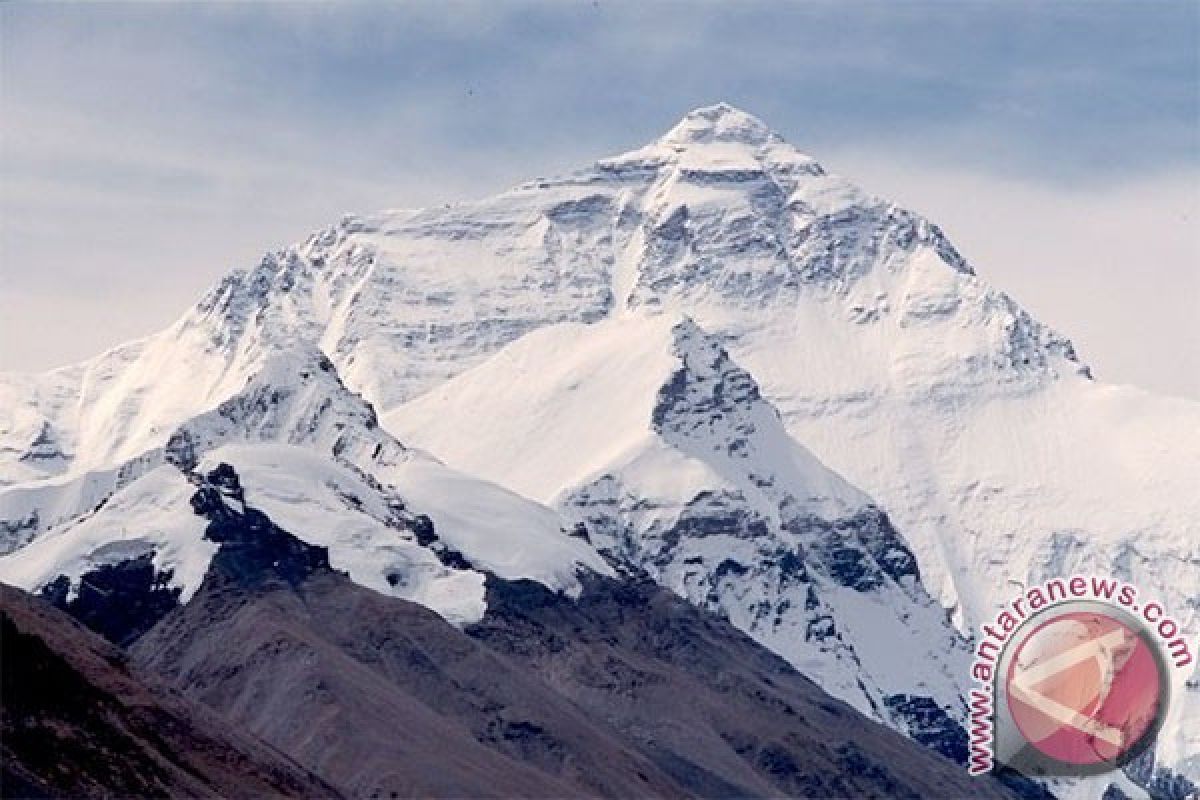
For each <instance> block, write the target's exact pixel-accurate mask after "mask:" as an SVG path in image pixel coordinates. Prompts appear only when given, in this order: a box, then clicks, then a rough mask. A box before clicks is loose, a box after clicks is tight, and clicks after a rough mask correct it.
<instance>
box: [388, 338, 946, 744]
mask: <svg viewBox="0 0 1200 800" xmlns="http://www.w3.org/2000/svg"><path fill="white" fill-rule="evenodd" d="M535 375H536V376H538V377H539V380H537V381H534V380H531V379H528V378H531V377H532V376H535ZM502 381H503V382H504V385H506V386H508V387H509V389H508V391H507V392H504V393H498V392H495V391H494V390H491V389H492V387H495V386H497V385H499V384H500V383H501V382H502ZM386 424H387V425H388V426H389V427H391V428H394V429H395V430H397V431H399V432H401V433H402V435H403V436H405V437H406V438H410V439H412V440H414V441H416V442H418V443H419V444H421V445H422V446H424V447H427V448H429V449H430V450H431V451H433V452H436V453H443V454H444V455H445V456H446V457H447V458H448V459H449V460H450V461H451V462H454V463H458V464H460V465H462V466H463V468H465V469H467V470H468V471H470V472H472V473H475V474H479V475H483V476H487V477H491V478H493V479H498V480H508V481H509V482H510V484H511V485H514V486H517V487H519V488H520V489H521V490H522V491H523V492H526V493H529V494H531V496H535V497H537V498H539V499H541V500H544V501H546V502H551V501H553V502H555V504H556V505H557V506H558V507H559V508H560V509H561V510H562V512H563V513H564V515H566V516H567V517H569V518H573V519H575V520H577V521H578V522H579V523H580V524H581V526H582V529H583V530H586V531H587V533H588V535H589V536H590V540H591V541H592V543H593V544H595V545H597V546H598V547H599V548H600V549H601V550H603V551H605V552H607V553H608V554H609V555H610V557H612V558H614V559H615V560H617V561H618V562H622V563H625V564H629V565H631V566H632V567H634V568H637V569H642V570H645V571H647V572H648V573H649V574H650V575H652V576H653V577H654V578H655V579H657V580H658V581H660V582H661V583H663V584H664V585H665V586H668V587H669V588H671V589H673V590H674V591H676V592H678V593H679V594H681V595H683V596H684V597H687V598H688V599H690V600H691V601H693V602H694V603H696V604H697V605H701V606H704V607H707V608H709V609H712V610H714V611H717V612H719V613H721V614H722V615H723V616H726V617H727V618H728V619H729V620H730V621H731V622H733V623H734V624H735V625H736V626H737V627H739V628H741V629H742V630H744V631H745V632H747V633H749V634H750V635H751V636H753V637H754V638H755V639H757V640H758V641H759V642H761V643H763V644H764V645H766V646H767V647H769V648H771V649H772V650H774V651H775V652H777V653H779V654H780V655H782V656H784V657H785V658H787V659H788V660H789V661H791V662H792V663H793V664H794V665H796V666H797V667H798V668H799V669H801V670H802V671H804V672H805V673H806V674H808V675H809V676H810V677H813V678H814V679H815V680H817V681H818V682H819V683H820V684H821V685H822V687H823V688H825V689H826V690H827V691H829V692H831V693H832V694H834V695H835V696H838V697H839V698H841V699H843V700H846V701H847V702H849V703H851V704H852V705H854V706H855V707H857V708H858V709H859V710H860V711H862V712H863V713H866V714H868V715H872V716H874V717H876V718H878V719H880V720H882V721H884V722H886V723H888V724H891V725H893V726H895V727H898V728H899V729H900V730H903V731H905V732H907V733H910V734H911V735H914V736H915V737H917V738H919V739H923V740H925V741H928V742H929V743H931V744H933V745H935V746H937V747H939V749H942V750H943V752H946V753H947V754H949V755H952V756H955V757H965V745H964V742H965V739H964V738H963V736H962V731H961V729H958V728H957V727H956V726H957V725H960V724H962V722H963V719H964V717H965V704H964V702H963V699H962V697H963V692H962V689H961V685H962V684H963V683H964V682H965V676H966V669H967V662H966V647H965V643H964V642H963V641H962V640H961V639H960V638H959V637H958V635H957V634H956V633H955V631H954V629H953V628H952V627H951V626H950V625H949V624H948V623H947V621H946V617H945V614H944V612H943V611H942V609H941V608H940V607H938V606H937V605H936V604H935V603H934V602H933V601H932V599H931V598H930V597H929V596H928V594H926V593H925V591H924V589H923V588H922V586H921V583H920V576H919V574H918V571H917V567H916V560H915V558H914V557H913V555H912V553H911V552H910V551H909V549H908V547H907V545H905V543H904V541H903V539H902V538H901V537H900V536H899V534H897V533H896V532H895V530H894V529H892V527H891V525H890V523H889V522H888V520H887V517H886V516H885V515H883V514H882V513H881V512H879V510H878V509H876V508H875V507H874V506H873V505H872V504H871V500H870V498H869V497H867V496H866V495H865V494H863V493H862V492H860V491H858V490H857V489H855V488H854V487H852V486H851V485H850V484H848V483H846V482H845V481H844V480H843V479H841V478H840V477H839V476H837V475H836V474H834V473H832V472H831V471H829V470H828V469H826V468H825V467H824V466H822V465H821V464H820V462H818V461H817V460H816V459H815V458H814V457H813V456H812V455H811V454H810V453H809V452H808V451H807V450H805V449H804V448H803V447H801V446H800V445H799V444H798V443H796V442H795V441H794V440H793V439H792V438H791V437H790V436H789V435H788V434H787V433H786V432H785V431H784V429H783V424H782V422H781V420H780V419H779V416H778V414H777V413H776V412H775V410H774V409H773V408H772V407H771V406H770V404H769V403H768V402H767V401H766V400H764V399H763V397H762V395H761V394H760V392H759V390H758V386H757V384H756V383H755V381H754V379H753V378H752V377H751V376H750V375H749V374H748V373H747V372H745V371H744V370H742V369H741V368H740V367H738V366H737V365H736V364H735V363H734V362H733V361H732V360H731V359H730V358H729V356H728V354H727V353H726V352H725V350H724V349H723V348H722V347H721V346H720V344H719V343H718V342H717V341H716V340H715V339H714V338H713V337H711V336H709V335H707V334H706V333H705V332H704V331H703V330H702V329H700V327H699V326H697V325H696V324H695V323H694V322H693V321H691V320H690V319H687V318H684V319H682V320H679V321H677V322H674V323H672V322H671V320H670V319H669V318H667V317H666V316H661V315H654V316H643V315H629V316H624V317H622V318H620V319H618V320H613V321H610V322H605V323H598V324H594V325H590V326H575V325H568V326H555V327H551V328H546V329H543V330H541V331H538V332H537V333H534V334H531V335H529V336H527V337H525V338H523V339H521V340H520V341H518V342H516V343H514V344H512V345H510V346H509V347H507V348H505V349H504V350H502V351H500V353H498V354H497V355H496V357H494V358H493V359H491V360H489V361H487V362H485V363H484V364H482V365H481V366H479V367H476V368H474V369H472V370H470V371H468V372H466V373H464V374H462V375H460V376H459V377H457V378H455V379H453V380H451V381H450V382H448V383H447V384H445V385H444V386H442V387H439V388H438V389H436V390H434V391H433V392H431V393H429V394H428V395H426V396H424V397H422V398H419V399H417V400H415V401H413V402H411V403H409V404H407V405H405V406H402V407H401V408H399V409H397V410H396V411H395V412H393V413H392V414H390V415H389V416H388V417H387V419H386ZM534 431H538V432H540V436H537V437H533V432H534ZM606 457H607V459H608V461H607V463H605V462H603V461H602V460H598V459H604V458H606ZM530 465H538V466H540V467H541V468H540V469H530ZM547 467H551V468H547ZM900 652H903V653H905V657H906V658H911V662H910V663H907V664H901V663H899V662H898V660H897V653H900ZM922 715H924V717H925V718H924V719H921V720H918V717H920V716H922ZM930 717H932V718H933V719H934V720H935V722H934V723H933V724H929V718H930Z"/></svg>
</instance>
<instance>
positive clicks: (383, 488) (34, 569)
mask: <svg viewBox="0 0 1200 800" xmlns="http://www.w3.org/2000/svg"><path fill="white" fill-rule="evenodd" d="M221 463H228V464H231V465H233V466H234V467H235V469H236V470H237V473H238V474H239V475H240V477H241V483H242V486H243V487H244V489H245V493H246V502H247V503H248V504H252V505H253V506H254V507H255V508H257V509H259V510H261V511H263V512H265V513H267V515H268V516H269V517H271V518H272V520H273V521H275V523H276V524H279V525H281V526H282V527H284V528H285V529H287V530H289V531H295V535H296V536H298V537H299V538H301V539H302V540H304V541H306V542H308V543H310V544H316V545H321V546H324V547H327V548H328V549H329V554H330V563H331V565H332V566H333V567H334V568H335V569H342V570H345V571H346V572H348V573H349V574H350V576H351V578H352V579H353V580H355V581H356V582H357V583H360V584H362V585H364V586H368V587H369V588H372V589H375V590H377V591H380V592H384V593H388V594H393V595H396V596H399V597H403V598H405V599H409V600H413V601H415V602H419V603H422V604H424V605H426V606H428V607H430V608H432V609H434V610H435V611H438V612H439V613H441V614H442V615H443V616H445V617H446V618H447V619H449V620H451V621H453V622H456V623H459V624H467V623H470V622H474V621H477V620H478V619H479V618H480V617H481V616H482V614H483V612H484V610H485V608H486V605H485V603H484V599H483V581H484V571H485V570H486V571H491V572H494V573H496V574H497V575H500V576H501V577H505V578H514V579H515V578H531V579H533V580H538V581H540V582H542V583H544V584H545V585H547V586H549V587H550V588H553V589H557V590H562V591H566V592H569V593H575V592H578V591H579V589H580V583H579V579H578V571H579V570H580V569H589V570H592V571H595V572H599V573H601V574H612V573H611V569H610V568H609V567H608V565H607V564H606V563H605V562H604V561H603V559H601V558H600V557H599V556H598V555H597V554H596V553H595V552H594V551H593V550H592V549H591V548H590V547H588V546H587V545H586V544H585V543H584V542H582V541H579V540H578V539H573V538H571V537H569V536H568V535H567V532H566V531H565V530H564V523H563V521H562V519H561V518H559V517H558V516H557V515H556V514H554V512H552V511H550V510H549V509H547V508H544V507H542V506H539V505H537V504H536V503H533V502H531V501H529V500H526V499H525V498H522V497H519V496H517V495H515V494H513V493H511V492H508V491H506V490H504V489H501V488H500V487H498V486H493V485H490V484H487V483H486V482H484V481H480V480H478V479H475V478H471V477H468V476H465V475H462V474H460V473H457V472H455V471H454V470H451V469H448V468H446V467H444V466H443V465H441V464H439V463H437V462H436V461H434V460H433V459H431V458H429V457H428V456H426V455H424V454H421V453H418V452H414V451H411V450H408V449H407V448H405V447H403V446H402V445H400V444H399V442H397V441H396V440H395V439H393V438H392V437H391V436H390V435H388V434H387V433H386V432H384V431H383V430H382V429H380V428H379V426H378V424H377V422H376V419H375V414H374V411H373V409H371V407H370V406H369V405H368V404H366V403H365V402H364V401H362V400H361V398H359V397H358V396H357V395H354V394H353V393H351V392H349V391H348V390H346V389H345V387H344V386H343V385H342V383H341V381H340V379H339V378H338V376H337V374H336V371H335V370H334V369H333V366H332V364H331V363H330V362H329V360H328V359H327V358H325V357H324V356H323V355H321V354H320V353H319V352H315V351H309V350H303V349H302V350H300V351H297V352H281V353H276V354H274V355H273V356H272V357H271V358H269V359H268V361H267V364H266V366H265V367H264V369H263V370H262V371H261V372H260V373H258V374H257V375H255V376H253V377H252V378H251V379H250V381H249V383H248V384H247V386H246V387H245V388H244V390H243V391H242V392H241V393H240V394H237V395H235V396H234V397H232V398H230V399H229V400H227V401H225V402H223V403H222V404H221V405H220V406H218V408H217V409H215V410H213V411H211V412H208V413H206V414H202V415H200V416H198V417H196V418H194V419H192V420H190V421H188V422H187V423H185V424H184V425H182V426H181V427H180V428H179V429H177V430H176V431H175V432H174V433H173V434H172V435H171V436H170V437H169V439H168V441H167V444H166V446H165V448H158V449H156V450H152V451H150V452H148V453H146V454H143V455H142V456H141V457H139V458H138V459H136V460H135V461H132V462H129V463H128V464H126V465H124V466H123V467H122V468H121V469H120V470H107V471H100V472H97V473H85V474H83V475H82V476H81V477H79V478H78V479H75V480H72V481H62V480H54V479H51V480H47V481H42V482H40V484H39V486H38V490H37V491H34V489H32V488H30V487H26V486H16V487H9V488H8V489H4V490H0V513H3V514H4V515H5V520H6V524H11V523H12V520H9V519H8V516H9V515H14V514H16V513H17V512H19V511H20V510H21V509H22V508H24V507H26V506H28V505H31V504H33V503H36V504H37V508H50V509H55V513H56V514H57V516H56V517H54V518H52V520H51V521H50V524H47V525H46V526H45V529H44V530H43V531H42V532H41V533H40V535H39V536H37V537H36V539H35V540H34V541H33V542H32V543H30V544H28V545H27V546H23V547H20V548H18V549H17V550H16V552H13V553H11V554H10V555H8V556H6V557H3V558H0V577H2V578H3V579H4V580H7V581H10V582H12V583H14V584H16V585H18V586H21V587H23V588H26V589H29V590H32V591H36V590H38V589H40V588H42V587H44V586H46V585H47V584H48V583H50V582H51V581H53V580H54V579H55V578H57V577H58V576H60V575H63V576H66V578H67V579H68V581H69V582H70V585H71V586H72V587H75V586H77V585H78V582H79V581H80V580H81V578H83V577H84V576H85V575H86V573H87V572H89V571H91V570H93V569H96V568H99V567H102V566H105V565H112V564H117V563H120V562H122V561H126V560H130V559H136V558H139V557H142V556H150V557H151V558H152V560H153V563H154V566H155V568H156V570H157V571H158V572H160V573H162V574H163V575H164V578H165V580H166V582H167V583H168V584H169V585H172V586H176V587H178V588H179V589H180V591H181V595H180V598H181V601H183V602H186V601H187V599H188V598H189V597H190V596H191V595H192V594H193V593H194V592H195V590H196V589H197V588H198V587H199V584H200V581H201V580H202V579H203V577H204V574H205V572H206V570H207V566H208V562H209V561H210V560H211V558H212V556H213V553H214V552H215V551H216V545H215V544H214V543H212V542H209V541H207V540H206V539H205V538H204V528H205V525H204V523H203V520H201V519H200V518H198V517H196V516H195V515H194V514H193V512H192V508H191V506H190V505H189V501H190V498H191V495H192V494H193V493H194V491H195V487H196V484H197V480H198V479H197V475H200V474H205V473H208V472H210V471H212V470H213V469H215V468H216V466H217V465H218V464H221ZM397 486H400V487H403V495H402V494H401V489H398V488H396V487H397ZM97 497H99V500H98V501H97ZM31 498H32V500H31Z"/></svg>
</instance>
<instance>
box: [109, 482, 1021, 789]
mask: <svg viewBox="0 0 1200 800" xmlns="http://www.w3.org/2000/svg"><path fill="white" fill-rule="evenodd" d="M193 505H194V506H195V509H196V511H197V512H199V513H204V514H205V515H207V516H208V517H209V519H210V520H211V521H212V524H211V525H210V527H209V532H208V535H209V536H210V538H213V539H215V540H217V541H220V542H222V548H221V550H220V551H219V553H218V554H217V556H216V558H215V559H214V561H213V565H212V567H211V568H210V571H209V573H208V575H207V576H206V578H205V581H204V584H203V585H202V586H201V588H200V590H199V591H198V592H197V593H196V595H195V596H194V597H193V598H192V599H191V600H190V602H189V603H188V604H187V605H186V606H183V607H181V608H178V609H176V610H174V611H172V612H171V613H170V614H168V615H167V616H166V617H165V618H164V619H163V620H162V621H161V622H159V623H158V624H157V625H156V626H155V627H154V628H153V629H152V630H151V631H150V632H149V633H147V634H146V635H144V636H142V637H141V638H139V639H138V640H137V642H136V643H134V645H133V646H132V648H131V652H132V654H133V657H134V658H135V660H136V661H137V662H138V663H139V664H140V665H142V666H143V667H144V668H147V669H150V670H154V671H156V672H157V673H158V674H160V675H161V676H163V677H164V678H166V679H167V680H168V681H169V682H171V683H172V684H173V685H174V686H176V687H177V688H178V689H179V690H180V691H181V692H183V693H184V694H185V695H186V696H188V697H190V698H192V699H195V700H199V701H201V702H203V703H205V704H207V705H210V706H212V707H213V708H215V709H217V710H218V711H220V712H222V713H223V714H225V715H226V716H227V717H228V718H229V719H230V720H231V722H233V723H234V724H237V725H239V726H243V727H245V728H246V729H247V730H248V731H250V732H252V733H253V734H255V735H257V736H260V737H262V738H263V739H264V740H265V741H267V742H270V743H271V744H273V745H274V746H276V747H278V748H279V749H280V750H282V751H284V752H286V753H288V754H289V755H291V756H292V757H293V758H295V759H296V760H297V761H299V762H300V763H303V764H305V765H306V766H308V767H309V768H311V769H313V770H314V771H315V772H316V773H317V774H318V775H320V776H321V777H322V778H323V779H325V780H327V781H329V782H330V783H332V784H334V785H335V786H337V787H338V788H339V789H340V790H342V791H344V792H346V793H348V794H352V795H355V796H360V797H393V796H395V797H400V796H441V797H499V796H503V797H514V796H522V797H551V796H553V797H561V796H583V795H598V796H608V797H651V796H653V797H664V796H665V797H672V796H676V797H678V796H710V797H750V796H780V795H793V796H815V797H829V796H854V797H939V796H940V797H961V796H967V795H970V796H979V797H988V796H994V797H1002V796H1006V793H1007V791H1006V790H1005V789H1004V788H1003V787H1001V786H1000V785H999V784H996V783H994V782H992V781H979V780H972V779H969V778H968V777H967V776H966V774H965V772H964V771H963V770H962V769H961V768H960V767H958V766H957V765H955V764H953V763H951V762H950V761H947V760H946V759H943V758H941V757H940V756H938V755H936V754H934V753H931V752H929V751H928V750H925V749H923V748H921V747H920V746H919V745H917V744H915V743H913V742H911V741H909V740H907V739H905V738H903V737H902V736H900V735H899V734H896V733H894V732H892V731H889V730H887V729H885V728H883V727H882V726H879V725H877V724H875V723H872V722H870V721H868V720H866V719H865V718H863V717H862V716H861V715H859V714H857V713H856V712H854V711H853V710H852V709H851V708H849V707H848V706H846V705H844V704H842V703H840V702H838V701H836V700H833V699H832V698H830V697H829V696H828V695H826V694H825V693H824V692H822V691H821V690H820V689H818V688H817V687H816V686H815V685H814V684H812V683H811V682H810V681H808V680H807V679H805V678H803V677H802V676H800V675H799V674H798V673H796V672H795V671H794V670H793V669H792V668H791V667H789V666H788V665H787V664H786V662H784V661H783V660H781V659H779V658H777V657H776V656H774V655H772V654H770V653H769V652H768V651H766V650H765V649H763V648H762V647H761V646H759V645H757V644H756V643H755V642H754V641H753V640H751V639H749V638H748V637H746V636H745V635H743V634H741V633H740V632H738V631H737V630H735V629H734V628H732V627H731V626H730V625H729V624H728V623H726V622H724V621H723V620H721V619H719V618H718V617H716V616H715V615H712V614H710V613H708V612H705V611H702V610H699V609H696V608H695V607H693V606H691V605H690V604H688V603H687V602H686V601H684V600H683V599H681V598H679V597H676V596H675V595H673V594H671V593H669V592H666V591H665V590H662V589H660V588H657V587H655V586H653V585H652V584H651V583H649V582H635V583H631V584H625V583H622V582H618V581H612V580H608V579H599V578H597V579H593V580H589V581H588V588H587V590H586V591H585V593H584V595H583V596H582V597H581V598H580V599H579V600H578V601H573V600H571V599H569V598H565V597H563V596H560V595H556V594H553V593H551V592H549V591H547V590H546V589H545V588H544V587H541V586H540V585H539V584H535V583H530V582H505V581H500V580H496V579H491V583H490V587H489V602H490V603H491V608H490V610H489V612H488V615H487V616H486V617H485V619H484V620H483V622H482V623H481V624H479V625H477V626H474V627H473V628H471V629H470V630H469V631H467V632H465V633H464V632H463V631H460V630H458V629H456V628H454V627H452V626H450V625H448V624H447V623H446V622H444V621H443V620H442V619H441V618H440V617H438V616H437V615H435V614H433V613H432V612H430V611H428V610H427V609H425V608H423V607H421V606H417V605H415V604H412V603H408V602H405V601H401V600H397V599H394V598H389V597H385V596H383V595H380V594H378V593H375V592H372V591H370V590H368V589H364V588H362V587H360V586H357V585H356V584H354V583H352V582H351V581H350V580H349V579H348V578H347V577H345V576H344V575H342V574H340V573H338V572H336V571H334V570H332V569H330V568H329V566H328V562H327V560H326V558H325V554H324V551H323V550H322V549H321V548H315V547H311V546H308V545H305V544H303V543H301V542H300V541H299V540H298V539H296V538H294V537H292V536H290V535H289V534H288V533H287V532H285V531H282V530H280V529H279V528H278V527H277V526H275V525H273V524H272V523H271V522H270V520H268V519H267V518H266V517H265V516H264V515H262V514H261V513H260V512H256V511H254V510H253V509H241V508H239V507H238V504H235V503H231V502H228V498H227V497H226V496H225V494H223V493H221V492H214V491H208V490H206V489H203V488H202V489H201V490H200V492H198V494H197V497H196V498H195V499H194V500H193ZM235 509H237V510H235Z"/></svg>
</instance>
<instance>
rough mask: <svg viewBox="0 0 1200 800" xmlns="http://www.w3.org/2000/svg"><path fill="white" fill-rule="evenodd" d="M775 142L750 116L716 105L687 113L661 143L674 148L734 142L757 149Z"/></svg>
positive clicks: (771, 133)
mask: <svg viewBox="0 0 1200 800" xmlns="http://www.w3.org/2000/svg"><path fill="white" fill-rule="evenodd" d="M779 138H780V137H779V135H778V134H777V133H775V132H774V131H772V130H771V129H770V128H768V127H767V125H766V123H764V122H763V121H762V120H760V119H759V118H758V117H756V116H754V115H753V114H749V113H747V112H745V111H742V110H741V109H740V108H735V107H734V106H731V105H729V104H728V103H717V104H716V105H711V106H703V107H701V108H697V109H694V110H692V111H689V112H688V113H687V114H686V115H684V117H683V119H681V120H680V121H679V122H678V123H677V124H676V125H675V127H673V128H671V130H669V131H668V132H667V134H666V136H664V137H663V138H662V142H663V143H664V144H674V145H687V144H707V143H709V142H737V143H741V144H749V145H755V146H758V145H763V144H766V143H767V142H769V141H771V140H772V139H779Z"/></svg>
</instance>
